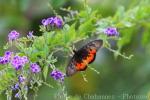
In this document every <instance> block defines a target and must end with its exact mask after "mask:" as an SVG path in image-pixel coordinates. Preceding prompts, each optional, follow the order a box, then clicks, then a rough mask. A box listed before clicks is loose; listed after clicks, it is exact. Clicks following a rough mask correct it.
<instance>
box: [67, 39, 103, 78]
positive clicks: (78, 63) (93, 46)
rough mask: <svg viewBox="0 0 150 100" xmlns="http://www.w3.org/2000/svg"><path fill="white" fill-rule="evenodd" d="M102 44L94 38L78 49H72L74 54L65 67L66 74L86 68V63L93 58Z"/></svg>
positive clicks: (90, 61)
mask: <svg viewBox="0 0 150 100" xmlns="http://www.w3.org/2000/svg"><path fill="white" fill-rule="evenodd" d="M102 44H103V41H102V40H94V41H91V42H89V43H87V44H86V45H85V46H83V47H82V48H80V49H79V50H78V51H74V55H73V57H72V58H71V60H70V62H69V64H68V66H67V68H66V75H67V76H72V75H73V74H75V73H76V72H78V71H84V70H86V68H87V65H88V64H90V63H92V62H93V61H94V60H95V58H96V52H97V51H98V49H99V48H100V47H101V46H102Z"/></svg>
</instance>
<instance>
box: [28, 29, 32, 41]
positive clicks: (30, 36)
mask: <svg viewBox="0 0 150 100" xmlns="http://www.w3.org/2000/svg"><path fill="white" fill-rule="evenodd" d="M27 37H28V38H30V39H31V38H33V31H29V33H28V35H27Z"/></svg>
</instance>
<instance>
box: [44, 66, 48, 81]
mask: <svg viewBox="0 0 150 100" xmlns="http://www.w3.org/2000/svg"><path fill="white" fill-rule="evenodd" d="M47 74H48V66H44V68H43V76H44V79H45V80H46V78H47Z"/></svg>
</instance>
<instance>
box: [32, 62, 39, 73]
mask: <svg viewBox="0 0 150 100" xmlns="http://www.w3.org/2000/svg"><path fill="white" fill-rule="evenodd" d="M30 70H31V71H32V72H33V73H39V72H40V71H41V68H40V66H39V65H38V64H37V63H32V64H31V65H30Z"/></svg>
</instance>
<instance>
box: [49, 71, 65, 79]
mask: <svg viewBox="0 0 150 100" xmlns="http://www.w3.org/2000/svg"><path fill="white" fill-rule="evenodd" d="M50 76H51V77H53V78H54V79H55V80H60V81H61V82H62V81H64V77H65V74H64V73H62V72H61V71H59V70H53V71H52V72H51V73H50Z"/></svg>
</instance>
